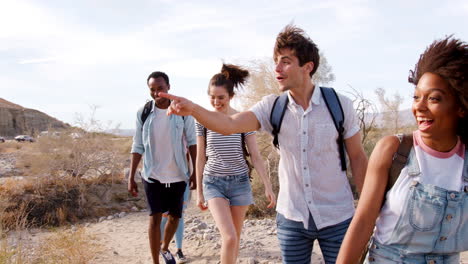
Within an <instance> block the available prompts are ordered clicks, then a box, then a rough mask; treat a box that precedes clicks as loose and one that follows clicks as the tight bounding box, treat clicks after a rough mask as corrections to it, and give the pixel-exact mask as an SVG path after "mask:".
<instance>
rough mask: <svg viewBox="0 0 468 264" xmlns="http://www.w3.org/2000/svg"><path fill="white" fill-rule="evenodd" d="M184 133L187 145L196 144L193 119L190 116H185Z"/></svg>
mask: <svg viewBox="0 0 468 264" xmlns="http://www.w3.org/2000/svg"><path fill="white" fill-rule="evenodd" d="M184 133H185V137H186V139H187V145H188V146H193V145H196V144H197V136H196V134H195V121H194V120H193V117H192V116H187V117H185V120H184Z"/></svg>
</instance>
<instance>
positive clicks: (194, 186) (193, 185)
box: [189, 170, 197, 190]
mask: <svg viewBox="0 0 468 264" xmlns="http://www.w3.org/2000/svg"><path fill="white" fill-rule="evenodd" d="M189 186H190V190H195V189H197V177H196V174H195V170H193V173H192V175H191V176H190V180H189Z"/></svg>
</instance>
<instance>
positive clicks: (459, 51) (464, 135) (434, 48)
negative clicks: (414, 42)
mask: <svg viewBox="0 0 468 264" xmlns="http://www.w3.org/2000/svg"><path fill="white" fill-rule="evenodd" d="M426 72H430V73H434V74H437V75H439V76H441V77H442V78H444V79H445V80H446V81H447V83H448V84H449V87H450V90H451V91H452V92H453V94H454V95H455V98H456V102H457V104H458V105H459V106H460V107H461V108H462V110H463V112H464V114H465V116H464V117H463V118H462V119H460V120H459V121H458V127H457V134H458V135H459V136H460V137H461V139H462V141H463V142H464V143H465V144H468V82H467V78H468V45H467V43H466V42H464V41H462V40H460V39H455V38H453V37H452V36H448V37H446V38H444V39H441V40H436V41H434V42H433V43H432V44H431V45H430V46H429V47H428V48H427V49H426V51H424V53H423V54H421V56H420V57H419V61H418V63H416V65H415V67H414V70H411V71H410V74H409V77H408V81H409V82H410V83H413V84H414V85H417V84H418V82H419V79H420V78H421V76H422V75H423V74H424V73H426Z"/></svg>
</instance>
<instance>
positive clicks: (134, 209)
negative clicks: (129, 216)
mask: <svg viewBox="0 0 468 264" xmlns="http://www.w3.org/2000/svg"><path fill="white" fill-rule="evenodd" d="M130 210H131V211H132V212H138V208H137V207H136V206H133V207H132V208H131V209H130Z"/></svg>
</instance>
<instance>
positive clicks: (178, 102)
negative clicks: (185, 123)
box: [158, 92, 195, 116]
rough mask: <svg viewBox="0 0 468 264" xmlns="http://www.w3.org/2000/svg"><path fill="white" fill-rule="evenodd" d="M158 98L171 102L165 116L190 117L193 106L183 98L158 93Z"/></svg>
mask: <svg viewBox="0 0 468 264" xmlns="http://www.w3.org/2000/svg"><path fill="white" fill-rule="evenodd" d="M158 96H160V97H163V98H167V99H170V100H171V105H170V106H169V108H167V115H171V114H175V115H179V116H188V115H192V113H193V109H194V108H195V104H194V103H193V102H192V101H190V100H188V99H186V98H184V97H179V96H175V95H172V94H168V93H163V92H160V93H158Z"/></svg>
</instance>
